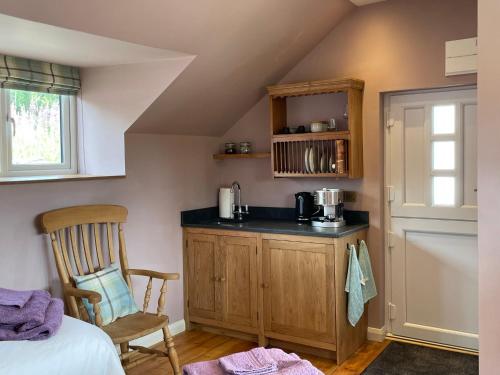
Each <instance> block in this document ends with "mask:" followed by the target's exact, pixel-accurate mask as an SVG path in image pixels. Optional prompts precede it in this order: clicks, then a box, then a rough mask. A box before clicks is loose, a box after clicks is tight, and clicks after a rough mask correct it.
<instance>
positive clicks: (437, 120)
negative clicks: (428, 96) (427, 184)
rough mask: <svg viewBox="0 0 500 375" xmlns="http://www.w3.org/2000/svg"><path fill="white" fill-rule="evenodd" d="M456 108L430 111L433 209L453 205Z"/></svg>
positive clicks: (457, 142) (455, 160)
mask: <svg viewBox="0 0 500 375" xmlns="http://www.w3.org/2000/svg"><path fill="white" fill-rule="evenodd" d="M456 111H457V109H456V105H455V104H446V105H434V106H433V107H432V132H431V133H432V134H431V153H432V158H431V160H432V168H431V171H432V172H431V174H432V203H433V205H434V206H455V205H456V204H457V194H456V190H457V182H458V177H459V176H458V175H459V173H458V172H459V171H458V170H457V159H458V158H457V152H458V151H459V150H458V149H459V147H458V146H460V139H459V132H458V131H457V126H456Z"/></svg>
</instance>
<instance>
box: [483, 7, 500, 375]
mask: <svg viewBox="0 0 500 375" xmlns="http://www.w3.org/2000/svg"><path fill="white" fill-rule="evenodd" d="M499 14H500V2H498V1H497V0H480V1H479V75H478V97H479V112H478V123H479V124H480V126H479V128H478V201H479V225H478V230H479V350H480V352H481V358H480V361H479V370H480V373H481V374H484V375H490V374H498V372H499V370H498V366H499V363H500V360H499V356H498V350H499V348H500V321H499V319H498V317H499V316H500V303H499V301H500V277H499V275H500V273H499V270H500V242H499V241H498V216H499V212H500V196H499V194H498V192H499V190H500V173H499V167H498V166H499V165H500V148H499V147H498V141H499V139H500V120H499V119H500V116H499V115H498V108H499V106H498V103H499V100H498V88H499V87H500V39H499V38H498V15H499Z"/></svg>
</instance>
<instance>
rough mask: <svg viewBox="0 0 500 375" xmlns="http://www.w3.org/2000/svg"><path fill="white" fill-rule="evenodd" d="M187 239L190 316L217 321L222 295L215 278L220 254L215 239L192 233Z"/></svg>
mask: <svg viewBox="0 0 500 375" xmlns="http://www.w3.org/2000/svg"><path fill="white" fill-rule="evenodd" d="M187 240H188V248H187V250H188V301H189V316H190V318H196V317H199V318H205V319H216V320H220V319H221V317H222V294H221V288H220V283H219V282H218V281H217V279H218V277H219V275H220V274H221V272H220V271H221V265H220V261H221V256H220V255H221V254H220V250H219V249H218V247H217V236H215V235H205V234H194V233H191V234H188V235H187Z"/></svg>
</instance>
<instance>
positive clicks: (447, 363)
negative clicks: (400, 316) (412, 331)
mask: <svg viewBox="0 0 500 375" xmlns="http://www.w3.org/2000/svg"><path fill="white" fill-rule="evenodd" d="M421 374H422V375H423V374H425V375H477V374H479V361H478V357H477V356H475V355H470V354H463V353H456V352H450V351H446V350H441V349H432V348H427V347H424V346H419V345H412V344H403V343H400V342H395V341H393V342H391V343H390V344H389V345H388V346H387V348H385V350H384V351H383V352H382V354H380V355H379V356H378V357H377V358H376V359H375V361H373V362H372V363H371V364H370V366H368V368H367V369H366V370H365V371H364V372H363V373H362V375H421Z"/></svg>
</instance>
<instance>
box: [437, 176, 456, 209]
mask: <svg viewBox="0 0 500 375" xmlns="http://www.w3.org/2000/svg"><path fill="white" fill-rule="evenodd" d="M432 200H433V203H434V206H454V205H455V177H433V179H432Z"/></svg>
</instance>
